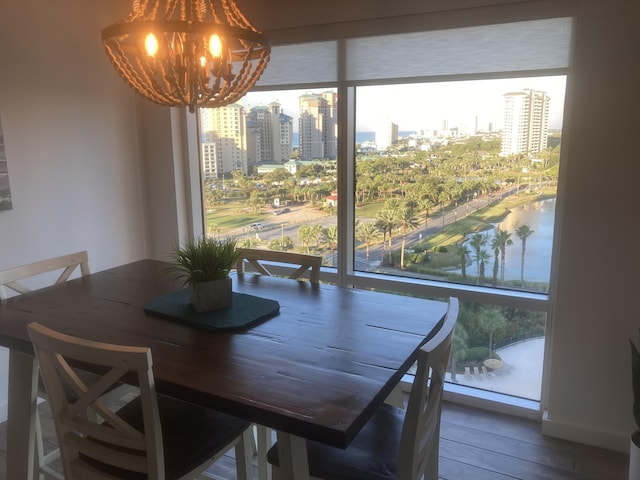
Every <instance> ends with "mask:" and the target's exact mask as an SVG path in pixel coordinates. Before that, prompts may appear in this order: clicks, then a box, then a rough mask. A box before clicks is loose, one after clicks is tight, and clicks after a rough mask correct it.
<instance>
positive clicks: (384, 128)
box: [375, 118, 398, 150]
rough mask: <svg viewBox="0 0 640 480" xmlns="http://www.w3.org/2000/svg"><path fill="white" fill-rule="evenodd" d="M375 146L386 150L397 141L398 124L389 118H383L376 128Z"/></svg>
mask: <svg viewBox="0 0 640 480" xmlns="http://www.w3.org/2000/svg"><path fill="white" fill-rule="evenodd" d="M375 133H376V148H377V149H378V150H386V149H387V148H389V147H390V146H391V145H394V144H396V143H398V125H397V124H395V123H393V122H392V121H391V120H390V119H389V118H385V119H384V120H383V121H381V122H380V124H379V125H378V128H376V132H375Z"/></svg>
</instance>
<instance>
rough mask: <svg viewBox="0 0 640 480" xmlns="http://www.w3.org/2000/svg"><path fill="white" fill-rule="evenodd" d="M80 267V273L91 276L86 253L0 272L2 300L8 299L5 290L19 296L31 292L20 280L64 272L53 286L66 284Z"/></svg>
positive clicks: (77, 253) (64, 256)
mask: <svg viewBox="0 0 640 480" xmlns="http://www.w3.org/2000/svg"><path fill="white" fill-rule="evenodd" d="M78 266H80V273H81V274H82V275H83V276H84V275H89V257H88V255H87V252H86V251H83V252H76V253H71V254H69V255H63V256H61V257H55V258H49V259H47V260H41V261H39V262H34V263H29V264H27V265H22V266H20V267H15V268H10V269H8V270H3V271H0V300H4V299H5V298H7V296H8V295H7V294H6V293H5V291H4V288H8V289H10V290H13V291H14V292H17V293H19V294H23V293H27V292H30V291H31V290H32V289H31V288H29V287H27V286H25V285H24V284H23V283H20V282H19V281H20V280H24V279H26V278H30V277H35V276H36V275H41V274H43V273H48V272H54V271H56V270H62V272H61V273H60V275H59V276H58V278H57V279H56V281H55V282H54V283H53V285H57V284H59V283H62V282H66V281H67V280H68V279H69V277H70V276H71V274H72V273H73V272H74V270H75V269H76V267H78Z"/></svg>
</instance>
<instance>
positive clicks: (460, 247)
mask: <svg viewBox="0 0 640 480" xmlns="http://www.w3.org/2000/svg"><path fill="white" fill-rule="evenodd" d="M455 248H456V250H455V251H456V255H458V256H459V257H460V269H461V273H462V280H465V281H466V280H467V257H468V256H469V254H470V253H471V252H470V251H469V249H468V248H467V246H466V245H465V244H464V243H457V244H456V247H455Z"/></svg>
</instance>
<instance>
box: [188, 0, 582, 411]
mask: <svg viewBox="0 0 640 480" xmlns="http://www.w3.org/2000/svg"><path fill="white" fill-rule="evenodd" d="M484 13H487V12H486V11H485V12H484ZM561 16H563V17H573V22H574V26H573V29H572V32H573V33H572V38H571V44H570V49H572V46H573V43H574V37H575V2H572V1H568V2H564V3H563V4H562V6H558V5H557V3H556V4H551V3H550V4H549V8H548V10H547V11H541V10H536V11H535V13H534V12H533V11H529V10H528V9H527V8H524V9H523V12H520V14H519V15H516V16H515V17H514V16H513V14H511V15H510V16H508V18H505V19H504V20H503V21H519V20H534V19H542V18H554V17H561ZM416 17H417V18H413V20H412V21H411V22H409V23H410V24H409V25H405V28H404V29H403V26H402V24H399V23H398V19H397V18H391V19H388V22H387V28H386V31H385V29H382V30H383V31H384V33H394V32H396V31H397V32H406V31H420V30H419V27H418V26H417V25H418V23H419V20H420V19H422V20H425V19H426V18H428V20H429V21H427V22H425V23H424V24H423V25H422V27H420V28H422V29H425V28H427V29H428V27H425V25H432V26H433V28H443V24H437V18H438V17H439V14H436V15H435V16H434V15H433V14H422V15H417V16H416ZM449 20H451V19H449ZM434 21H435V22H436V24H434V23H433V22H434ZM499 23H501V22H500V21H497V20H496V18H492V19H491V18H486V19H485V21H484V22H483V21H482V19H480V21H478V22H475V23H471V24H469V19H468V17H467V16H465V15H464V14H461V15H456V16H455V19H454V20H453V21H450V23H448V24H447V23H446V22H445V24H446V25H448V26H450V27H455V26H473V25H481V24H499ZM349 24H350V22H347V23H346V24H344V25H338V26H336V27H335V28H336V29H337V30H338V31H339V32H340V31H341V32H343V34H342V38H338V39H337V40H336V37H333V38H329V36H327V35H331V34H330V33H329V34H327V32H326V31H324V30H317V29H314V28H310V29H305V30H304V31H301V30H299V29H285V30H280V31H276V32H274V36H273V37H272V43H274V44H275V45H293V44H296V43H306V42H313V41H322V40H335V41H336V47H337V77H338V78H337V80H336V81H335V82H333V81H332V82H324V81H323V82H318V83H296V84H281V85H268V86H256V87H254V88H253V89H252V91H256V92H260V91H272V90H287V89H305V88H308V89H321V88H335V89H337V92H338V98H339V101H338V111H337V112H338V113H337V114H338V137H337V138H338V152H337V153H338V154H337V179H338V180H337V183H338V191H339V192H340V199H341V201H340V202H338V208H337V212H336V216H337V225H338V249H337V256H336V258H337V262H336V267H323V268H322V269H321V274H320V280H321V281H324V282H330V283H334V284H337V285H339V286H342V287H347V288H358V289H376V290H384V291H389V292H395V293H399V294H404V295H416V296H422V297H431V298H433V297H435V298H447V297H449V296H456V297H458V298H459V300H460V301H461V302H475V303H480V304H486V305H498V306H504V307H517V308H523V309H529V310H535V311H539V312H542V313H544V314H546V318H547V320H546V331H545V354H544V364H543V376H542V392H541V397H540V398H541V400H540V402H537V401H526V400H524V401H523V400H522V399H517V398H514V397H510V396H508V395H503V394H499V393H493V392H486V391H477V390H476V389H472V388H464V387H460V386H451V385H450V386H448V387H447V390H448V392H449V396H450V398H451V397H455V398H456V400H457V401H461V400H462V401H464V403H469V404H472V405H482V406H484V407H485V408H487V407H489V408H494V409H497V410H500V411H506V410H508V411H509V412H510V413H516V414H519V415H523V416H527V417H530V418H538V419H539V418H541V415H542V413H543V412H544V410H545V405H546V398H547V393H546V389H545V385H546V379H547V378H548V369H549V368H550V362H549V348H548V346H547V345H548V343H549V339H550V332H551V324H552V322H553V309H554V297H555V291H556V288H557V275H558V272H557V264H558V262H557V259H556V257H557V254H558V246H559V239H560V235H561V230H562V222H561V219H562V205H563V197H564V185H565V183H566V181H565V180H564V176H565V171H566V163H567V162H568V152H567V149H566V148H563V149H561V153H560V165H561V167H560V172H559V182H558V190H557V196H556V200H557V203H556V218H555V225H554V239H553V246H552V251H551V275H550V280H549V290H548V293H536V292H527V291H517V290H506V289H495V288H491V287H479V286H475V285H471V284H456V283H448V282H445V281H442V282H440V281H432V280H424V279H415V278H409V277H399V276H392V275H385V274H374V273H368V272H362V271H356V270H355V269H354V255H355V253H354V248H355V245H356V238H355V229H354V225H355V183H356V182H355V163H356V152H355V145H356V142H355V134H356V128H355V121H356V100H357V99H356V89H357V87H359V86H367V85H379V84H393V83H397V84H401V83H423V82H425V83H426V82H447V81H458V80H486V79H495V78H501V77H507V76H509V77H518V76H520V77H533V76H551V75H564V76H566V78H567V88H566V96H565V107H564V120H565V121H564V122H563V136H564V134H565V133H566V131H567V122H566V118H567V106H568V103H569V98H570V86H571V75H572V69H571V65H569V66H568V67H566V68H552V69H544V70H531V71H529V70H527V71H519V72H515V73H514V72H503V73H500V74H495V73H487V74H473V75H464V74H456V75H450V76H449V75H447V76H438V77H429V76H425V77H412V78H410V79H409V78H398V79H394V78H390V79H384V80H383V81H381V80H369V81H366V80H359V81H354V80H351V81H350V80H347V79H346V62H347V58H346V38H348V37H353V36H357V35H358V32H359V33H360V34H362V35H364V34H366V33H367V31H368V29H370V28H371V25H372V24H371V23H370V22H361V23H359V24H358V25H357V27H358V28H355V29H353V30H348V27H349ZM376 25H377V23H376ZM328 30H329V31H332V29H328ZM347 31H348V32H349V34H346V33H345V32H347ZM370 34H373V31H371V32H370ZM376 34H380V30H378V31H376ZM337 36H340V35H339V34H338V35H337ZM302 37H304V38H302ZM274 39H275V41H273V40H274ZM570 56H572V51H570ZM570 63H571V62H570ZM196 129H197V126H196ZM198 138H199V135H193V134H190V141H195V142H197V143H198V144H199V142H198V140H197V139H198ZM197 150H198V151H199V148H198V149H197ZM198 167H199V163H198ZM200 184H201V185H202V179H200ZM201 208H202V203H201ZM201 218H202V219H203V222H204V211H203V214H202V216H201ZM203 231H204V227H203ZM278 270H280V271H281V272H282V273H285V272H286V271H287V267H285V266H274V271H276V272H277V271H278ZM409 381H410V380H409Z"/></svg>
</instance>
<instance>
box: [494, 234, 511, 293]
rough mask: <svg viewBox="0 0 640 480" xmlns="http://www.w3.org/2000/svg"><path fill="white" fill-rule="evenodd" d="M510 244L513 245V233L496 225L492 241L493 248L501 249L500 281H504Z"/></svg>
mask: <svg viewBox="0 0 640 480" xmlns="http://www.w3.org/2000/svg"><path fill="white" fill-rule="evenodd" d="M509 245H513V240H511V234H510V233H509V232H507V231H506V230H501V229H500V228H499V227H496V232H495V234H494V236H493V240H492V241H491V248H493V249H496V248H497V249H499V250H500V281H501V282H502V283H504V260H505V257H506V252H507V247H508V246H509Z"/></svg>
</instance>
